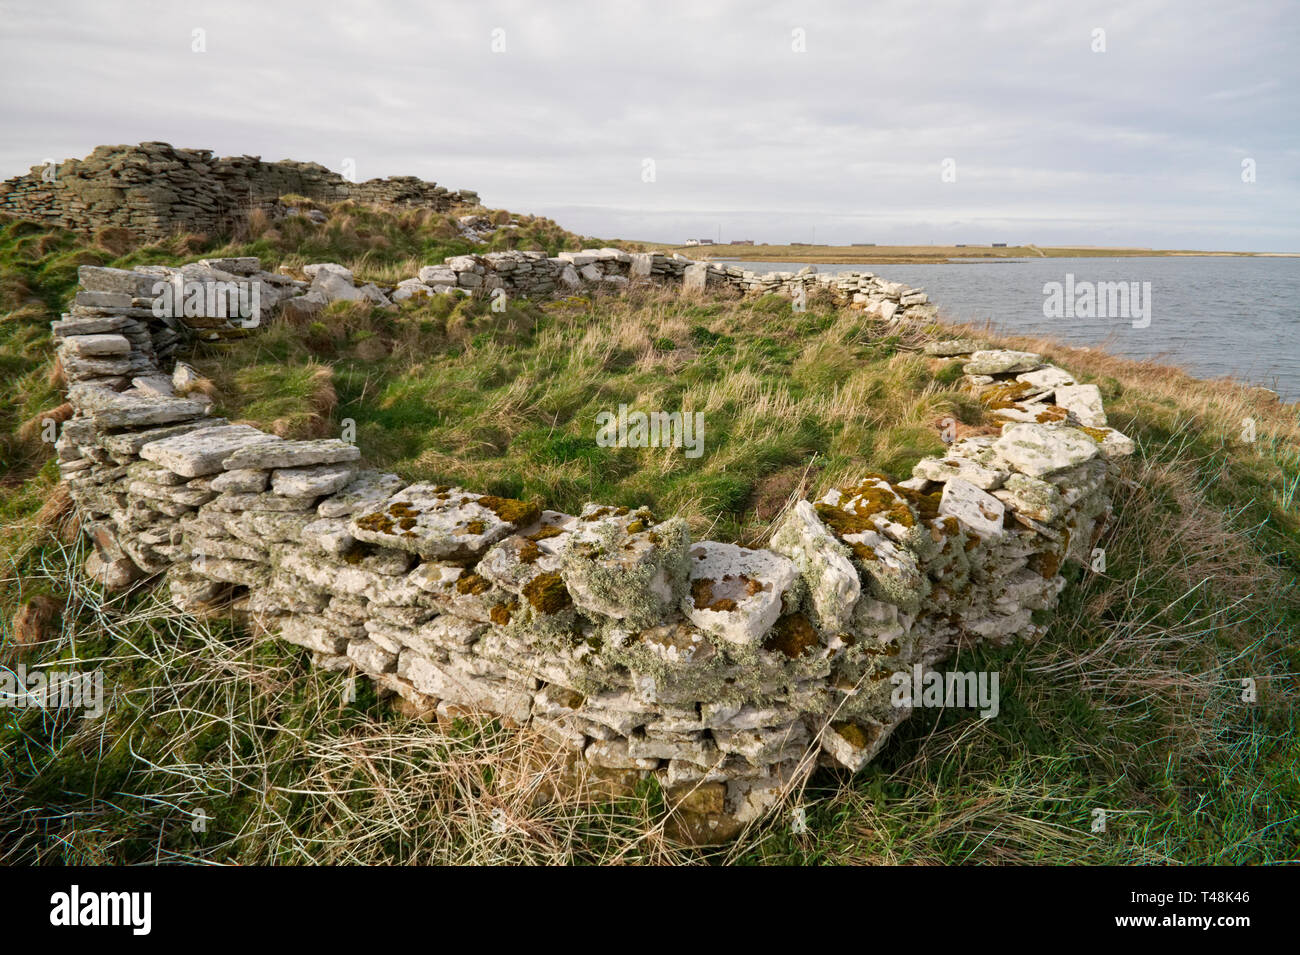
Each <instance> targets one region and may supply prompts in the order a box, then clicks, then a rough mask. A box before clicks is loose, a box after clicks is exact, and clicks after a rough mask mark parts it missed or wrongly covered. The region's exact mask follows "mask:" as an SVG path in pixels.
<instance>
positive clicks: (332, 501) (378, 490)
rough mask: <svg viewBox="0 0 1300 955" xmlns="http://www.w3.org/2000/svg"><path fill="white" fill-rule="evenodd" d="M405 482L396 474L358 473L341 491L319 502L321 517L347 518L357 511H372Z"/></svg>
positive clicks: (318, 510)
mask: <svg viewBox="0 0 1300 955" xmlns="http://www.w3.org/2000/svg"><path fill="white" fill-rule="evenodd" d="M404 484H405V482H404V481H403V480H402V479H401V478H399V477H398V476H397V475H396V474H382V473H380V472H379V471H370V470H367V471H358V472H357V473H356V476H354V477H353V478H352V480H351V481H349V482H348V483H347V484H346V485H345V486H344V487H343V488H342V489H341V490H339V491H338V492H336V493H335V494H333V495H332V496H330V497H329V498H328V499H326V500H324V501H321V502H320V506H319V507H318V508H317V512H318V513H319V514H320V516H321V517H348V516H349V515H352V514H355V513H357V512H358V511H365V510H372V509H374V508H375V507H378V506H379V505H380V504H382V503H383V502H384V501H386V500H388V499H389V498H390V497H392V496H393V495H394V494H395V493H397V492H398V491H400V490H401V489H402V486H403V485H404Z"/></svg>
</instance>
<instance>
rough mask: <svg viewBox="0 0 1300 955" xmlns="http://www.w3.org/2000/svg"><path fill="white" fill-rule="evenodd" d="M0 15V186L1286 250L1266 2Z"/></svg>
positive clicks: (85, 8) (925, 238)
mask: <svg viewBox="0 0 1300 955" xmlns="http://www.w3.org/2000/svg"><path fill="white" fill-rule="evenodd" d="M1099 29H1100V30H1103V31H1104V44H1105V51H1104V52H1094V47H1095V46H1097V45H1098V42H1097V41H1098V36H1097V34H1096V33H1095V32H1094V31H1096V30H1099ZM195 30H202V31H204V40H205V43H206V52H201V53H200V52H194V51H193V49H192V47H193V46H194V44H195V40H194V31H195ZM0 31H2V32H0V79H2V80H3V82H2V84H0V86H2V92H0V128H3V130H4V136H3V138H2V139H0V176H2V177H8V176H12V175H16V174H18V173H21V172H26V171H27V169H28V168H29V167H31V166H32V165H35V164H38V163H40V162H42V161H43V160H45V159H46V158H54V159H59V160H62V159H65V158H70V157H80V156H84V155H86V154H87V153H88V152H90V150H91V149H92V148H93V147H94V146H96V145H98V144H101V143H135V142H140V141H143V140H165V141H168V142H171V143H173V144H175V145H178V146H180V145H184V146H195V147H204V148H210V149H213V150H215V151H216V152H217V153H219V154H221V155H235V154H244V153H248V154H253V155H260V156H262V157H263V158H264V159H286V158H291V159H301V160H314V161H316V162H320V163H323V164H324V165H326V166H329V167H330V168H333V169H341V168H342V166H343V163H344V160H345V159H352V160H354V161H355V164H356V173H357V176H358V178H362V179H365V178H370V177H372V176H386V175H394V174H414V175H418V176H421V177H423V178H426V179H433V180H435V181H437V182H440V183H443V184H444V185H447V186H450V187H452V188H461V187H467V188H472V189H476V190H478V192H479V193H480V195H481V196H482V198H483V200H484V202H485V203H486V204H488V205H489V206H492V207H504V208H508V209H510V210H512V211H517V212H530V213H536V214H543V215H549V216H552V217H554V218H556V219H557V220H559V221H560V223H561V224H562V225H564V226H566V227H568V228H570V229H573V230H574V231H578V232H583V233H587V234H594V235H601V236H607V237H625V238H640V239H650V240H663V241H668V240H673V241H677V240H680V239H682V238H684V237H687V236H697V235H698V236H704V237H716V236H717V235H718V232H719V229H720V230H721V236H722V238H723V239H724V240H727V239H734V238H754V239H758V240H760V241H762V240H768V241H774V242H788V241H805V242H807V241H812V240H813V239H814V238H815V239H816V240H817V241H819V242H835V243H842V242H850V241H864V242H873V241H874V242H878V243H888V242H898V243H929V242H937V243H948V242H990V241H1007V242H1010V243H1012V244H1015V243H1019V242H1034V243H1038V244H1044V245H1045V244H1067V243H1076V242H1077V243H1086V244H1094V245H1140V246H1158V247H1170V248H1218V249H1240V250H1258V251H1287V252H1296V251H1300V97H1298V96H1297V91H1296V87H1297V79H1298V78H1300V66H1298V65H1297V64H1298V62H1300V3H1297V2H1295V0H1260V2H1236V0H1234V2H1223V0H1215V2H1198V0H1182V2H1179V0H1137V2H1125V3H1107V4H1094V3H1086V2H1059V3H1054V2H1034V0H979V2H974V3H957V2H934V3H929V2H905V0H899V2H858V3H852V2H825V3H763V2H730V0H696V2H682V3H678V2H673V0H662V2H656V3H644V4H643V3H631V2H627V3H622V2H615V0H603V2H581V0H566V2H564V3H543V2H533V3H525V2H519V3H508V2H493V0H476V2H472V3H470V2H466V3H420V2H356V3H348V4H329V3H317V4H310V3H302V4H299V3H287V2H265V0H263V2H247V0H223V2H219V3H217V2H211V3H186V2H168V3H136V4H121V5H117V4H107V3H103V2H94V3H91V2H75V3H59V2H51V0H45V2H32V3H18V2H7V0H0ZM494 31H501V32H496V33H494ZM797 31H802V32H797ZM801 39H802V46H803V52H800V51H798V50H797V49H796V47H798V46H800V45H801V44H800V40H801ZM494 42H495V45H496V46H497V47H498V48H500V47H501V46H502V45H504V50H503V51H501V52H497V51H494V49H493V46H494ZM646 159H651V160H653V162H654V167H653V172H654V181H652V182H647V181H644V179H645V177H644V176H643V170H644V169H645V168H646V167H645V164H644V161H645V160H646ZM946 159H951V160H952V165H951V166H950V167H949V168H950V169H951V170H953V171H954V172H955V181H944V177H943V175H942V173H943V170H944V165H943V163H944V160H946ZM1248 159H1249V160H1253V162H1254V169H1255V177H1256V181H1255V182H1253V183H1246V182H1243V181H1242V163H1243V161H1244V160H1248ZM950 178H951V177H950Z"/></svg>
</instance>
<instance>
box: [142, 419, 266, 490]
mask: <svg viewBox="0 0 1300 955" xmlns="http://www.w3.org/2000/svg"><path fill="white" fill-rule="evenodd" d="M267 440H269V439H268V436H267V435H266V434H265V433H263V432H261V431H258V430H257V429H256V428H254V427H251V426H250V425H246V424H231V425H226V426H224V427H220V428H201V429H199V430H196V431H187V432H185V433H184V434H178V435H174V436H172V437H167V438H162V439H160V440H157V441H152V442H150V443H149V444H146V445H144V446H143V447H141V448H140V457H142V458H144V459H145V460H146V461H153V462H154V463H156V464H158V465H160V466H162V467H165V468H167V469H168V470H169V471H175V472H176V473H177V474H181V475H184V476H185V477H199V476H200V475H204V474H215V473H216V472H218V471H220V470H222V461H224V460H225V459H226V458H227V457H228V456H229V455H230V454H231V452H232V451H235V450H237V449H239V448H242V447H246V446H248V445H258V444H265V443H266V441H267Z"/></svg>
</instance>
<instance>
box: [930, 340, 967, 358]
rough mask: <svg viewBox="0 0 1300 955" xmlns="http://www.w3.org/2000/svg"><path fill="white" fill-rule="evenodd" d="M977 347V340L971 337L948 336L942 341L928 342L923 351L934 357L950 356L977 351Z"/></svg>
mask: <svg viewBox="0 0 1300 955" xmlns="http://www.w3.org/2000/svg"><path fill="white" fill-rule="evenodd" d="M979 347H980V346H979V342H977V341H975V340H974V339H973V338H950V339H948V340H947V341H942V342H929V343H927V344H926V346H925V349H924V351H925V353H926V354H927V355H934V356H935V357H936V358H951V357H952V356H954V355H971V354H974V353H975V352H977V351H979Z"/></svg>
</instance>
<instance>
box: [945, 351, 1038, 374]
mask: <svg viewBox="0 0 1300 955" xmlns="http://www.w3.org/2000/svg"><path fill="white" fill-rule="evenodd" d="M1042 363H1043V356H1042V355H1035V354H1034V353H1033V352H1025V351H1011V350H1008V349H992V350H989V351H977V352H975V353H974V354H973V355H971V356H970V360H969V361H968V362H966V363H965V364H964V365H962V371H964V372H966V374H968V375H1005V374H1011V373H1013V372H1025V371H1033V370H1034V369H1035V368H1037V367H1038V366H1039V365H1041V364H1042Z"/></svg>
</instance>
